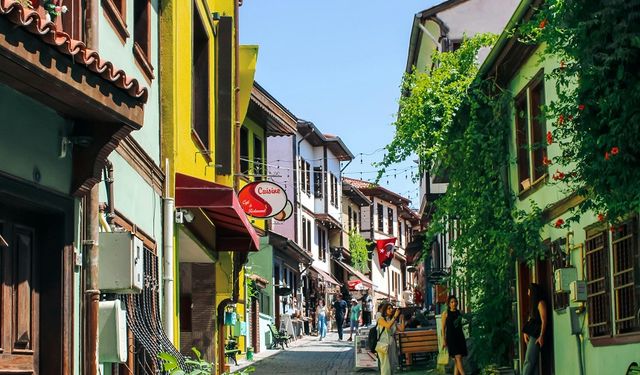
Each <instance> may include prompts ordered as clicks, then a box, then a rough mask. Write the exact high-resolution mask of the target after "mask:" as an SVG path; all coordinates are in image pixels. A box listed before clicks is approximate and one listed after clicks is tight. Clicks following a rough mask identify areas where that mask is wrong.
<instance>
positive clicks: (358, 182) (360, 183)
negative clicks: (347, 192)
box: [342, 177, 377, 189]
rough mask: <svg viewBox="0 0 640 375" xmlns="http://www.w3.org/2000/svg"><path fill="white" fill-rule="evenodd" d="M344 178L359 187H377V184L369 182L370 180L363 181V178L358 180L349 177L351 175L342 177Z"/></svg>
mask: <svg viewBox="0 0 640 375" xmlns="http://www.w3.org/2000/svg"><path fill="white" fill-rule="evenodd" d="M342 180H343V181H344V182H346V183H348V184H349V185H351V186H353V187H355V188H358V189H369V188H373V187H376V186H377V185H376V184H374V183H372V182H369V181H362V180H356V179H355V178H349V177H342Z"/></svg>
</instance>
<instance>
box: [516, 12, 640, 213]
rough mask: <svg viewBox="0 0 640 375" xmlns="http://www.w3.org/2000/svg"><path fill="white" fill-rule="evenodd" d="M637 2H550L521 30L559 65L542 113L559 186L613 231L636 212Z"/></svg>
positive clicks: (639, 203) (639, 126)
mask: <svg viewBox="0 0 640 375" xmlns="http://www.w3.org/2000/svg"><path fill="white" fill-rule="evenodd" d="M638 19H640V1H639V0H589V1H569V0H547V1H545V2H544V3H543V5H542V6H541V8H540V9H538V10H537V12H536V13H535V15H534V17H533V19H532V20H530V21H529V22H526V23H525V24H524V25H522V26H521V27H520V28H519V32H520V34H521V36H522V39H523V40H525V41H528V42H532V43H536V44H540V45H543V46H545V58H553V59H556V60H558V61H560V66H559V67H558V68H557V69H555V70H554V71H553V72H550V73H549V74H548V76H549V77H548V78H551V79H554V80H555V81H556V82H557V84H556V90H557V92H558V99H557V100H555V101H553V102H552V103H551V104H550V105H549V106H548V108H547V109H546V114H547V116H548V117H549V118H551V119H552V121H553V122H554V125H555V127H554V129H553V130H552V132H551V134H550V139H551V140H552V141H553V142H555V143H558V144H559V146H560V149H561V154H560V155H559V156H558V157H556V158H553V160H551V162H552V163H554V164H555V166H551V167H550V169H551V170H553V171H557V172H556V179H557V180H561V182H562V183H563V186H565V188H566V190H567V191H568V192H576V193H577V194H579V195H581V196H583V197H584V198H585V200H584V202H583V203H582V204H581V205H580V206H578V207H577V210H575V215H574V217H573V218H574V219H577V218H579V217H580V216H581V215H584V214H585V213H588V212H589V214H590V215H593V213H594V212H595V213H596V214H597V218H598V220H601V221H605V220H606V221H609V222H611V223H612V224H616V223H618V222H619V221H621V220H623V219H624V217H625V216H626V215H627V214H628V213H630V212H638V211H639V210H640V184H638V181H640V168H638V166H640V142H638V141H639V140H640V71H639V70H638V68H637V66H638V61H640V23H639V22H638Z"/></svg>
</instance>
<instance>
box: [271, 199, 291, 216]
mask: <svg viewBox="0 0 640 375" xmlns="http://www.w3.org/2000/svg"><path fill="white" fill-rule="evenodd" d="M292 213H293V204H291V201H287V204H286V205H285V206H284V208H283V209H282V211H280V212H278V213H277V214H276V216H274V217H273V218H274V219H275V220H278V221H285V220H287V219H288V218H290V217H291V214H292Z"/></svg>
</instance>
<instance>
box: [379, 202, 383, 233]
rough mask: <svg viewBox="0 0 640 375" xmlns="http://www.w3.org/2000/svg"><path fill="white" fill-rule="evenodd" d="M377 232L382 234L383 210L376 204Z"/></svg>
mask: <svg viewBox="0 0 640 375" xmlns="http://www.w3.org/2000/svg"><path fill="white" fill-rule="evenodd" d="M378 231H380V232H384V208H383V207H382V205H381V204H380V203H378Z"/></svg>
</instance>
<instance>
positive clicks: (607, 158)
mask: <svg viewBox="0 0 640 375" xmlns="http://www.w3.org/2000/svg"><path fill="white" fill-rule="evenodd" d="M604 160H609V152H605V153H604Z"/></svg>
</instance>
